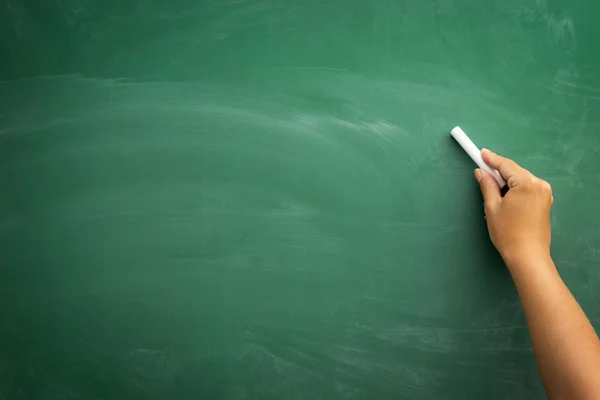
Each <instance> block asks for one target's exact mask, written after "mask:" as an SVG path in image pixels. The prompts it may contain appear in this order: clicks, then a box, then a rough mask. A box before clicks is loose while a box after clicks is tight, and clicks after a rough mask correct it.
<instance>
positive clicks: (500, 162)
mask: <svg viewBox="0 0 600 400" xmlns="http://www.w3.org/2000/svg"><path fill="white" fill-rule="evenodd" d="M481 157H482V158H483V161H485V163H486V164H487V165H489V166H490V167H492V168H493V169H495V170H497V171H498V172H499V173H500V175H502V177H503V178H504V179H506V181H507V182H508V184H509V187H513V186H514V182H513V185H511V181H514V177H515V176H516V175H517V174H518V173H519V172H521V171H523V168H521V167H520V166H519V165H518V164H517V163H516V162H514V161H513V160H510V159H508V158H505V157H502V156H499V155H498V154H496V153H493V152H491V151H489V150H487V149H483V150H482V151H481Z"/></svg>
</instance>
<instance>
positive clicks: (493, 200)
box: [475, 168, 502, 207]
mask: <svg viewBox="0 0 600 400" xmlns="http://www.w3.org/2000/svg"><path fill="white" fill-rule="evenodd" d="M475 179H477V182H479V188H480V189H481V194H482V195H483V201H484V202H485V203H487V205H488V206H491V207H494V206H495V205H496V204H498V202H500V199H502V196H501V195H500V188H499V187H498V183H497V182H496V180H495V179H494V177H493V176H492V175H490V174H489V173H487V172H486V171H484V170H482V169H480V168H478V169H476V170H475Z"/></svg>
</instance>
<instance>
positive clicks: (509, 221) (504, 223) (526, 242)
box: [475, 151, 554, 269]
mask: <svg viewBox="0 0 600 400" xmlns="http://www.w3.org/2000/svg"><path fill="white" fill-rule="evenodd" d="M482 157H483V159H484V161H485V162H486V164H487V165H489V166H491V167H492V168H494V169H496V170H498V171H500V172H501V173H502V176H504V177H506V178H507V179H508V180H509V185H510V187H511V189H510V190H509V191H508V193H507V194H506V196H504V197H502V196H501V194H500V191H499V190H498V186H497V185H496V181H495V180H494V179H493V178H492V177H491V176H490V175H489V174H487V173H485V172H483V171H482V169H477V170H475V178H476V179H477V182H479V187H480V188H481V193H482V194H483V201H484V203H485V207H484V210H485V215H486V222H487V226H488V230H489V232H490V238H491V239H492V242H493V243H494V245H495V246H496V248H497V249H498V251H499V252H500V254H501V255H502V258H504V261H505V262H506V265H507V266H508V268H509V269H512V268H515V266H518V265H520V264H521V263H520V262H519V260H521V261H522V260H523V259H531V257H534V258H535V257H537V258H540V259H543V258H544V257H549V256H550V209H551V208H552V202H553V199H554V198H553V196H552V188H551V187H550V184H549V183H548V182H546V181H544V180H542V179H540V178H538V177H536V176H534V175H533V174H532V173H531V172H529V171H527V170H526V169H523V168H521V167H520V166H519V165H518V164H517V163H515V162H514V161H512V160H509V159H508V158H504V157H501V156H499V155H498V154H495V153H493V152H491V151H484V152H483V153H482Z"/></svg>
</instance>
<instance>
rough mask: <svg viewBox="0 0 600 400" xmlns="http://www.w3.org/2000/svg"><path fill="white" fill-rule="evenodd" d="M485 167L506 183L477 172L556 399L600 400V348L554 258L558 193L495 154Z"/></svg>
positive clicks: (487, 156)
mask: <svg viewBox="0 0 600 400" xmlns="http://www.w3.org/2000/svg"><path fill="white" fill-rule="evenodd" d="M481 155H482V157H483V160H484V161H485V162H486V163H487V164H488V165H489V166H490V167H492V168H494V169H496V170H497V171H498V172H500V174H501V175H502V176H503V177H504V179H506V181H507V184H508V187H509V191H508V193H507V194H506V195H505V196H504V197H502V196H501V195H500V189H499V188H498V184H497V183H496V181H495V180H494V178H493V177H492V176H491V175H490V174H488V173H487V172H485V171H483V170H481V169H476V170H475V178H476V179H477V181H478V182H479V186H480V188H481V193H482V194H483V198H484V206H485V207H484V208H485V215H486V221H487V225H488V231H489V234H490V238H491V240H492V242H493V243H494V246H496V249H498V252H499V253H500V255H501V256H502V258H503V259H504V262H505V263H506V266H507V267H508V270H509V271H510V274H511V275H512V277H513V280H514V282H515V285H516V287H517V291H518V293H519V297H520V298H521V304H522V305H523V309H524V311H525V318H526V319H527V325H528V327H529V333H530V336H531V342H532V345H533V351H534V354H535V359H536V362H537V365H538V369H539V371H540V375H541V378H542V382H543V384H544V388H545V390H546V395H547V396H548V398H549V399H552V400H554V399H586V400H587V399H600V379H599V378H600V376H599V373H600V341H599V340H598V336H597V335H596V332H594V328H593V327H592V325H591V324H590V321H589V320H588V319H587V317H586V316H585V314H584V313H583V310H582V309H581V307H580V306H579V304H578V303H577V301H576V300H575V298H574V297H573V295H572V294H571V292H570V291H569V289H568V288H567V287H566V286H565V284H564V282H563V281H562V279H561V277H560V275H559V274H558V271H557V270H556V266H555V265H554V262H553V261H552V258H551V256H550V238H551V234H550V209H551V208H552V203H553V201H554V198H553V196H552V188H551V187H550V185H549V184H548V182H545V181H544V180H542V179H540V178H537V177H536V176H534V175H533V174H532V173H530V172H529V171H527V170H526V169H524V168H521V167H520V166H519V165H518V164H516V163H515V162H514V161H512V160H509V159H507V158H504V157H501V156H499V155H497V154H495V153H492V152H490V151H489V150H483V151H482V152H481Z"/></svg>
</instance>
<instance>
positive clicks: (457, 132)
mask: <svg viewBox="0 0 600 400" xmlns="http://www.w3.org/2000/svg"><path fill="white" fill-rule="evenodd" d="M450 134H451V135H452V137H453V138H454V139H456V141H457V142H458V144H460V147H462V148H463V150H464V151H465V152H466V153H467V154H468V155H469V157H471V159H472V160H473V161H475V164H477V166H478V167H479V168H481V169H483V170H484V171H486V172H488V173H489V174H490V175H492V176H493V177H494V179H495V180H496V182H498V186H500V189H502V188H503V187H504V186H506V181H505V180H504V178H502V176H501V175H500V173H499V172H498V171H496V170H495V169H492V168H490V167H489V166H488V165H487V164H486V163H485V162H484V161H483V158H481V151H480V150H479V149H478V148H477V146H475V144H474V143H473V142H472V141H471V139H469V137H468V136H467V134H466V133H465V132H464V131H463V130H462V129H460V127H459V126H457V127H456V128H454V129H452V130H451V131H450Z"/></svg>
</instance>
